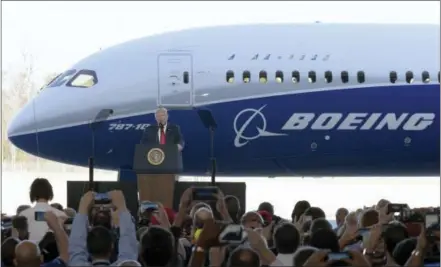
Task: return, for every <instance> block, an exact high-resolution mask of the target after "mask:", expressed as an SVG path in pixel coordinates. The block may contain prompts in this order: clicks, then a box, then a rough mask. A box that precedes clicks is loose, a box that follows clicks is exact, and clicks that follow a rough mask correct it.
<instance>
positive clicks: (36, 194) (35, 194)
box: [29, 178, 54, 203]
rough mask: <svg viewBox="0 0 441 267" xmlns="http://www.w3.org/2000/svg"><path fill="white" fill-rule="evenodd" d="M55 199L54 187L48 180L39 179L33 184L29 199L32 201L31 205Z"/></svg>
mask: <svg viewBox="0 0 441 267" xmlns="http://www.w3.org/2000/svg"><path fill="white" fill-rule="evenodd" d="M53 198H54V191H53V189H52V185H51V183H49V181H48V180H47V179H46V178H37V179H35V180H34V181H33V182H32V184H31V189H30V191H29V199H30V200H31V203H33V202H35V201H37V200H39V199H44V200H47V201H51V200H52V199H53Z"/></svg>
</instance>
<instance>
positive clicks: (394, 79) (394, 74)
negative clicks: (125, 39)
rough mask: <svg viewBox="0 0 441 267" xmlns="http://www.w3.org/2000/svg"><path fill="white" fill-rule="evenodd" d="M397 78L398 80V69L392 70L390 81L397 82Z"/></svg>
mask: <svg viewBox="0 0 441 267" xmlns="http://www.w3.org/2000/svg"><path fill="white" fill-rule="evenodd" d="M397 80H398V75H397V72H396V71H391V72H389V81H390V82H391V83H396V82H397Z"/></svg>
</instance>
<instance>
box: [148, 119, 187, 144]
mask: <svg viewBox="0 0 441 267" xmlns="http://www.w3.org/2000/svg"><path fill="white" fill-rule="evenodd" d="M158 131H159V126H158V125H150V126H149V127H147V128H145V130H144V132H143V133H142V137H141V144H148V143H151V142H153V143H155V144H158V143H159V136H158ZM165 140H166V143H170V142H173V144H176V145H177V144H180V145H181V146H182V147H184V144H185V142H184V138H183V137H182V134H181V129H180V128H179V126H178V125H176V124H172V123H167V126H166V133H165Z"/></svg>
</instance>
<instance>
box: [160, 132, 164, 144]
mask: <svg viewBox="0 0 441 267" xmlns="http://www.w3.org/2000/svg"><path fill="white" fill-rule="evenodd" d="M159 130H160V131H161V137H160V139H159V144H161V145H165V133H164V130H163V129H159Z"/></svg>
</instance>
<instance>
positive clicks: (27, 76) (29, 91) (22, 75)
mask: <svg viewBox="0 0 441 267" xmlns="http://www.w3.org/2000/svg"><path fill="white" fill-rule="evenodd" d="M22 59H23V66H22V68H21V70H20V71H19V72H17V73H15V74H12V73H8V75H6V73H3V72H2V84H3V85H5V84H6V77H8V79H9V80H8V81H10V83H8V84H9V88H2V97H3V102H2V139H3V140H2V152H3V159H8V160H11V161H12V162H15V161H17V160H24V159H27V158H29V155H27V154H26V153H25V152H23V151H21V150H19V149H17V148H16V147H15V146H14V145H12V144H11V143H10V142H9V140H8V139H7V130H6V129H7V124H8V122H9V121H10V120H11V119H12V117H13V116H14V115H15V113H17V112H18V111H19V110H20V109H21V108H22V107H23V106H24V105H25V104H26V103H27V102H29V101H30V100H31V99H32V98H33V97H34V96H35V95H36V93H37V90H36V85H35V83H34V82H33V80H34V60H33V58H32V55H30V54H29V53H27V52H23V53H22Z"/></svg>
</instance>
